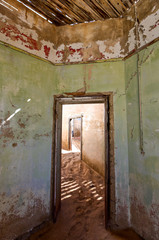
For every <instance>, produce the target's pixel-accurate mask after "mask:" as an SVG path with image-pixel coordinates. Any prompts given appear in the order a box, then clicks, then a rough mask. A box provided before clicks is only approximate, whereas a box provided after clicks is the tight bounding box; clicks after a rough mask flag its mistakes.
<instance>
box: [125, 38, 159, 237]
mask: <svg viewBox="0 0 159 240" xmlns="http://www.w3.org/2000/svg"><path fill="white" fill-rule="evenodd" d="M138 57H139V66H138V67H139V68H138V71H139V72H138V71H137V55H134V56H133V57H131V58H129V59H127V60H126V62H125V67H126V96H127V119H128V121H127V122H128V149H129V171H130V216H131V224H132V227H133V228H134V229H135V231H136V232H137V233H138V234H140V235H141V236H142V237H143V238H144V239H148V240H156V239H158V238H159V227H158V223H159V191H158V189H159V174H158V171H159V164H158V163H159V148H158V144H159V127H158V119H159V116H158V115H159V113H158V107H159V96H158V88H159V80H158V76H159V68H158V66H159V42H157V43H155V44H153V45H151V46H150V47H148V48H147V49H144V50H143V51H141V52H140V53H139V56H138ZM138 81H139V83H140V85H139V84H138ZM139 86H140V88H139ZM138 92H140V97H141V104H140V105H141V119H140V118H139V95H138ZM140 129H141V131H140ZM142 132H143V151H144V152H143V153H141V149H140V138H142ZM141 143H142V142H141ZM143 223H144V224H143Z"/></svg>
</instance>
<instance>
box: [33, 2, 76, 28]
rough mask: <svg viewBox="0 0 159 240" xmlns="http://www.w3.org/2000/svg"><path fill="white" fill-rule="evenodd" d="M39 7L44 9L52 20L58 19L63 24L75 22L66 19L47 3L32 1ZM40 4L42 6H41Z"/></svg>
mask: <svg viewBox="0 0 159 240" xmlns="http://www.w3.org/2000/svg"><path fill="white" fill-rule="evenodd" d="M32 2H34V4H35V5H38V6H37V7H38V8H39V7H40V8H43V10H44V11H45V12H46V13H47V15H48V16H49V17H50V18H52V19H57V20H58V21H59V22H61V23H66V24H71V23H72V22H73V21H72V20H71V19H69V18H68V17H66V16H65V15H64V14H62V13H61V12H59V11H58V10H57V9H54V8H53V7H51V6H50V5H49V4H48V2H47V1H44V0H39V1H38V4H37V1H36V0H32ZM39 3H40V4H39Z"/></svg>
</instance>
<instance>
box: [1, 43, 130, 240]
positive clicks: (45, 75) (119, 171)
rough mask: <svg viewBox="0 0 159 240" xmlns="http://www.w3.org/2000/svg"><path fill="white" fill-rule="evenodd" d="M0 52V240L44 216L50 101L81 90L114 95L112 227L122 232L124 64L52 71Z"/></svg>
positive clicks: (125, 172) (23, 57)
mask: <svg viewBox="0 0 159 240" xmlns="http://www.w3.org/2000/svg"><path fill="white" fill-rule="evenodd" d="M0 52H1V54H0V56H1V58H0V62H1V64H0V68H1V76H0V91H1V94H0V97H1V101H0V102H1V106H0V109H1V112H0V119H1V129H0V134H1V138H0V144H1V149H2V150H1V153H0V154H1V156H0V161H1V170H0V188H1V190H0V192H1V193H2V194H3V195H2V196H1V199H2V200H1V206H0V207H1V209H3V210H2V211H3V215H2V216H1V226H2V228H1V232H2V231H3V232H2V233H3V237H1V239H6V236H7V237H8V238H9V237H10V239H11V238H14V237H15V236H17V235H19V234H21V233H23V232H25V231H26V230H30V229H31V228H32V227H34V226H36V225H37V224H39V223H41V222H42V220H43V219H46V217H48V216H49V206H50V201H49V198H50V169H51V145H52V140H51V131H52V111H53V110H52V108H53V95H54V94H60V93H61V94H62V93H65V92H76V91H77V90H79V89H82V88H86V92H102V91H105V92H107V91H113V92H114V114H115V164H116V165H115V171H116V183H117V184H116V199H117V202H116V223H117V224H118V225H119V226H120V227H124V226H128V204H129V203H128V152H127V129H126V128H125V126H126V98H125V81H124V62H122V61H118V62H109V63H94V64H87V65H73V66H58V67H54V66H52V65H51V64H49V63H45V62H43V61H40V60H37V59H35V58H32V57H31V56H28V55H25V54H23V53H19V52H17V51H15V50H13V49H10V48H7V47H5V46H3V45H0ZM97 79H98V81H97ZM30 99H31V100H30ZM6 199H8V201H9V203H8V204H7V205H6V202H5V200H6ZM13 199H14V201H13ZM11 203H12V204H11ZM32 207H33V208H34V209H35V213H36V214H34V215H33V214H32V211H31V209H32ZM29 213H30V214H29ZM28 214H29V216H28ZM7 216H9V219H7ZM11 216H12V218H11ZM33 218H34V219H33ZM35 218H37V219H35ZM11 219H13V220H12V221H11ZM26 219H28V220H29V223H28V222H27V221H26ZM19 220H20V224H19V228H18V229H16V228H15V227H14V223H16V221H18V222H19ZM4 223H5V225H4ZM4 226H5V227H4ZM8 227H9V228H10V230H9V231H8ZM8 232H9V234H10V236H8Z"/></svg>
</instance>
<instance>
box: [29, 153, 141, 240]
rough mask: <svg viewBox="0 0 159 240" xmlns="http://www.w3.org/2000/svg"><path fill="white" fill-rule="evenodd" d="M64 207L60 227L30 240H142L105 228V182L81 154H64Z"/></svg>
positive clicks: (54, 226)
mask: <svg viewBox="0 0 159 240" xmlns="http://www.w3.org/2000/svg"><path fill="white" fill-rule="evenodd" d="M61 186H62V197H61V200H62V207H61V211H60V213H59V216H58V219H57V222H56V224H53V223H48V224H47V225H46V226H45V227H44V228H43V229H41V230H39V231H38V232H36V233H35V234H33V235H32V236H31V237H30V238H29V240H86V239H87V240H124V239H128V240H138V239H140V238H139V237H138V236H137V235H136V234H135V233H134V232H132V231H131V230H125V231H122V232H118V233H112V232H110V231H106V230H105V227H104V181H103V178H102V177H101V176H100V175H98V174H97V173H96V172H94V171H93V170H92V169H90V168H89V167H88V166H87V165H86V164H85V163H84V162H82V161H81V160H80V153H79V152H67V151H63V154H62V183H61Z"/></svg>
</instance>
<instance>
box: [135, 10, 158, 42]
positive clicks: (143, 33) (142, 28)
mask: <svg viewBox="0 0 159 240" xmlns="http://www.w3.org/2000/svg"><path fill="white" fill-rule="evenodd" d="M158 37H159V9H158V10H157V11H156V12H154V13H152V14H150V15H149V16H147V17H146V18H145V19H144V20H142V21H141V23H140V24H139V40H140V46H144V45H145V44H147V43H149V42H151V41H153V40H154V39H155V38H158Z"/></svg>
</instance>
